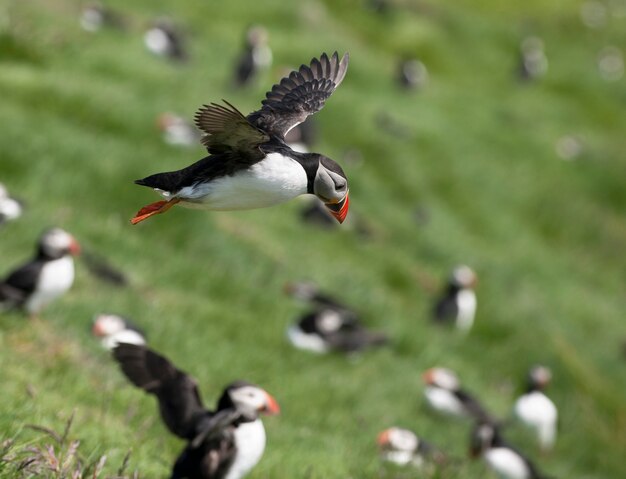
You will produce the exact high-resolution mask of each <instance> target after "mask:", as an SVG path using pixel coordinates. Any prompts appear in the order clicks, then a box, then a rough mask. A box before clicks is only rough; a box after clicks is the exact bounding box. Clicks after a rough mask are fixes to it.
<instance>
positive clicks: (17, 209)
mask: <svg viewBox="0 0 626 479" xmlns="http://www.w3.org/2000/svg"><path fill="white" fill-rule="evenodd" d="M20 216H22V204H21V203H20V202H19V201H17V200H16V199H14V198H11V197H10V196H9V192H8V191H7V189H6V187H5V186H4V185H3V184H2V183H0V226H1V225H2V224H4V223H6V222H7V221H12V220H16V219H17V218H19V217H20Z"/></svg>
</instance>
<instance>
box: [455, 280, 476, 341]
mask: <svg viewBox="0 0 626 479" xmlns="http://www.w3.org/2000/svg"><path fill="white" fill-rule="evenodd" d="M456 304H457V306H458V308H459V313H458V314H457V317H456V326H457V328H459V329H460V330H462V331H469V330H470V329H471V327H472V325H473V324H474V315H475V314H476V294H475V293H474V291H472V290H471V289H462V290H460V291H459V292H458V294H457V296H456Z"/></svg>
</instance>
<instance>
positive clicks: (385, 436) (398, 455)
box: [377, 427, 446, 469]
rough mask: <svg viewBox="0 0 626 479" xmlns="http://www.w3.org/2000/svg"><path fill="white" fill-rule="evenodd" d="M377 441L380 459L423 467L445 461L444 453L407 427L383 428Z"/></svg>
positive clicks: (440, 463) (400, 464)
mask: <svg viewBox="0 0 626 479" xmlns="http://www.w3.org/2000/svg"><path fill="white" fill-rule="evenodd" d="M377 442H378V447H379V450H380V456H381V459H383V460H384V461H388V462H392V463H394V464H398V465H399V466H406V465H412V466H414V467H417V468H419V469H423V468H427V467H428V466H433V465H442V464H444V463H445V462H446V456H445V454H443V453H442V452H441V451H439V450H438V449H437V448H435V447H433V446H432V445H430V444H428V443H427V442H426V441H424V440H423V439H422V438H420V437H418V436H417V435H416V434H415V433H414V432H413V431H410V430H408V429H403V428H401V427H390V428H388V429H385V430H384V431H382V432H381V433H380V434H379V435H378V440H377Z"/></svg>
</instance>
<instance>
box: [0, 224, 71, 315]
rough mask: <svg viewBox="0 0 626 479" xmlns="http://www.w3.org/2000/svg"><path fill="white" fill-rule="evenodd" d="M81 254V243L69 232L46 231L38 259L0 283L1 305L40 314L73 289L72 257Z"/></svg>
mask: <svg viewBox="0 0 626 479" xmlns="http://www.w3.org/2000/svg"><path fill="white" fill-rule="evenodd" d="M79 252H80V247H79V245H78V242H77V241H76V240H75V239H74V238H73V237H72V235H70V234H69V233H67V232H66V231H63V230H62V229H60V228H53V229H50V230H48V231H46V232H45V233H44V234H43V235H42V237H41V238H40V240H39V243H38V245H37V253H36V255H35V257H34V258H33V259H32V260H31V261H29V262H28V263H26V264H24V265H23V266H20V267H19V268H17V269H15V270H14V271H13V272H11V273H10V274H9V275H8V276H7V277H6V278H5V279H4V280H3V281H2V282H0V304H1V305H2V306H3V307H7V308H12V307H19V308H22V309H24V310H25V311H26V312H27V313H28V314H30V315H31V316H36V315H38V314H39V313H40V312H41V310H42V309H43V308H44V307H45V306H46V305H47V304H49V303H50V302H51V301H53V300H55V299H56V298H58V297H59V296H61V295H63V294H64V293H65V292H66V291H67V290H69V289H70V287H71V286H72V283H73V282H74V260H73V258H72V256H73V255H76V254H78V253H79Z"/></svg>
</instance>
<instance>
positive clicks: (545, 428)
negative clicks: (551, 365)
mask: <svg viewBox="0 0 626 479" xmlns="http://www.w3.org/2000/svg"><path fill="white" fill-rule="evenodd" d="M551 379H552V372H551V371H550V369H548V368H547V367H545V366H534V367H533V368H531V370H530V371H529V373H528V387H527V389H526V392H525V393H524V394H522V395H521V396H520V397H519V398H518V399H517V401H515V406H514V409H513V411H514V413H515V416H516V417H517V418H518V419H519V420H520V421H521V422H522V423H523V424H524V425H526V426H527V427H529V428H531V429H533V430H534V431H535V433H536V434H537V439H538V440H539V446H540V447H541V450H542V451H544V452H547V451H549V450H550V449H552V447H553V446H554V441H555V440H556V426H557V420H558V411H557V408H556V406H555V405H554V403H553V402H552V400H551V399H550V398H549V397H548V396H546V395H545V394H544V392H543V390H544V388H545V387H546V386H547V385H548V384H549V383H550V380H551Z"/></svg>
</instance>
